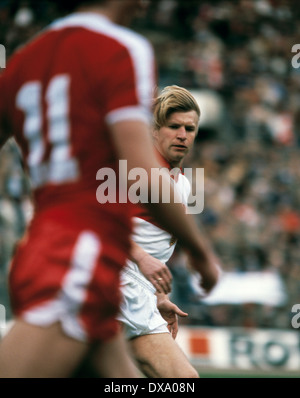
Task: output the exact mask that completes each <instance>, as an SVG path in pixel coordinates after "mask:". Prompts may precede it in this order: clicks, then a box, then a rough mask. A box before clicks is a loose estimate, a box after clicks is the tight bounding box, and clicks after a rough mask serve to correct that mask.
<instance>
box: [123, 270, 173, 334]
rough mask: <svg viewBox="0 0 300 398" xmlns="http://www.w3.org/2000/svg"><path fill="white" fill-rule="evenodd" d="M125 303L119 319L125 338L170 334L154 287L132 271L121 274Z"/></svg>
mask: <svg viewBox="0 0 300 398" xmlns="http://www.w3.org/2000/svg"><path fill="white" fill-rule="evenodd" d="M121 292H122V294H123V301H122V304H121V308H120V313H119V315H118V317H117V319H118V320H119V321H120V322H122V326H123V330H124V333H125V337H126V338H127V339H132V338H134V337H138V336H143V335H146V334H155V333H169V330H168V327H167V326H168V324H167V322H166V321H165V320H164V319H163V317H162V316H161V315H160V312H159V311H158V309H157V297H156V295H155V288H154V286H153V285H152V284H151V283H150V282H149V281H147V280H146V279H144V277H143V276H142V275H138V274H137V273H135V272H133V271H131V270H127V269H126V270H125V271H123V272H122V274H121Z"/></svg>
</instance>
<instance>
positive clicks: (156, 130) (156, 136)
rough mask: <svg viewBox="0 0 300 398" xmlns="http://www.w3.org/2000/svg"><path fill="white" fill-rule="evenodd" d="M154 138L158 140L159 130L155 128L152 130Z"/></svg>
mask: <svg viewBox="0 0 300 398" xmlns="http://www.w3.org/2000/svg"><path fill="white" fill-rule="evenodd" d="M152 137H153V138H158V129H157V128H154V129H153V130H152Z"/></svg>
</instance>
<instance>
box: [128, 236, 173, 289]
mask: <svg viewBox="0 0 300 398" xmlns="http://www.w3.org/2000/svg"><path fill="white" fill-rule="evenodd" d="M130 260H131V261H133V262H135V263H136V264H137V265H138V267H139V269H140V271H141V273H142V274H143V275H144V276H145V278H147V279H148V280H149V281H150V282H151V283H152V284H153V285H154V286H155V288H156V290H157V292H158V293H165V294H167V293H170V292H171V287H172V286H171V284H172V274H171V272H170V270H169V268H168V267H167V266H166V264H164V263H162V262H161V261H160V260H158V259H157V258H155V257H153V256H151V255H150V254H149V253H147V252H146V251H145V250H144V249H143V248H141V247H140V246H139V245H138V244H137V243H136V242H134V241H131V251H130Z"/></svg>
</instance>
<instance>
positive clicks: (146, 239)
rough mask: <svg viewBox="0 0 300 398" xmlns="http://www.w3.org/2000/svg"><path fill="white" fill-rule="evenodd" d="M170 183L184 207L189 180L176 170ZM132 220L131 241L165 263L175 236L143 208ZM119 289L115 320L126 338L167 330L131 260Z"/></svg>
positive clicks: (149, 285) (151, 291)
mask: <svg viewBox="0 0 300 398" xmlns="http://www.w3.org/2000/svg"><path fill="white" fill-rule="evenodd" d="M174 186H175V189H176V191H177V193H178V194H179V195H180V197H181V199H182V203H183V205H185V206H186V205H187V203H188V197H189V194H190V191H191V187H190V183H189V180H188V179H187V178H186V177H185V176H184V175H183V174H181V173H180V174H179V175H178V178H177V179H176V181H174ZM133 223H134V228H133V234H132V240H133V241H134V242H136V243H137V244H138V245H139V246H140V247H141V248H142V249H144V250H145V251H146V252H147V253H148V254H150V255H151V256H153V257H155V258H157V259H158V260H160V261H161V262H162V263H166V262H167V261H168V260H169V259H170V257H171V256H172V254H173V251H174V249H175V244H176V239H175V238H174V237H173V236H172V235H171V234H170V233H168V232H167V231H165V230H164V229H162V228H160V227H159V226H158V225H157V224H156V223H155V221H153V220H152V219H151V217H150V216H149V215H148V213H147V212H146V211H145V212H144V213H143V212H142V213H141V215H140V216H138V217H134V219H133ZM121 291H122V294H123V302H122V305H121V308H120V313H119V316H118V319H119V321H121V322H122V324H123V328H124V332H125V335H126V337H127V338H128V339H131V338H134V337H137V336H141V335H145V334H153V333H169V330H168V328H167V322H166V321H165V320H164V319H163V318H162V316H161V315H160V312H159V311H158V309H157V299H156V295H155V291H156V289H155V287H154V286H153V285H152V283H151V282H150V281H148V279H146V278H145V277H144V275H143V274H142V273H141V271H140V269H139V267H138V265H137V264H136V263H134V262H133V261H130V260H128V261H127V266H126V267H125V269H124V270H123V271H122V273H121Z"/></svg>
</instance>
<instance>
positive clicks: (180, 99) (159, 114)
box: [153, 85, 201, 130]
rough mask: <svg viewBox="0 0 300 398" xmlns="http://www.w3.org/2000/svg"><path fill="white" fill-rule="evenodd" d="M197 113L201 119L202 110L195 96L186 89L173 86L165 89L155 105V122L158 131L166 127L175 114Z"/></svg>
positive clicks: (155, 101)
mask: <svg viewBox="0 0 300 398" xmlns="http://www.w3.org/2000/svg"><path fill="white" fill-rule="evenodd" d="M189 111H195V112H196V113H197V115H198V118H199V119H200V114H201V112H200V108H199V105H198V103H197V101H196V99H195V98H194V97H193V95H192V94H191V93H190V92H189V91H188V90H187V89H185V88H183V87H180V86H176V85H172V86H167V87H165V88H164V89H163V90H162V91H161V92H160V94H159V95H158V96H157V98H156V99H155V100H154V104H153V122H154V128H155V129H156V130H158V129H160V128H161V127H163V126H165V125H166V123H167V120H168V119H169V117H170V115H171V114H172V113H174V112H189Z"/></svg>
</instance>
